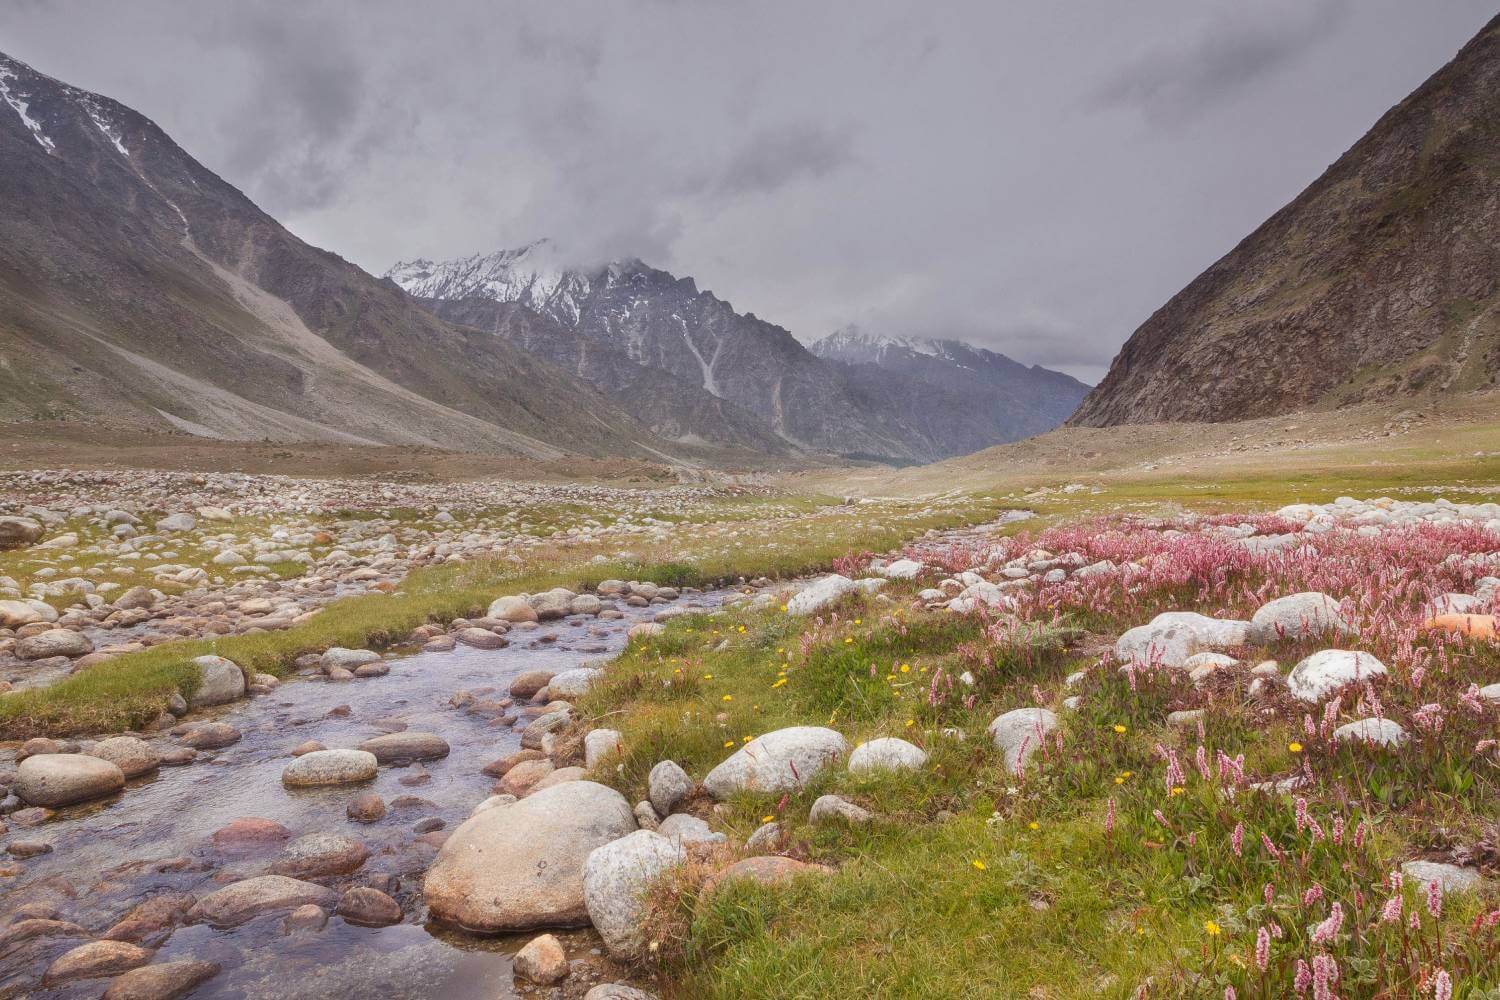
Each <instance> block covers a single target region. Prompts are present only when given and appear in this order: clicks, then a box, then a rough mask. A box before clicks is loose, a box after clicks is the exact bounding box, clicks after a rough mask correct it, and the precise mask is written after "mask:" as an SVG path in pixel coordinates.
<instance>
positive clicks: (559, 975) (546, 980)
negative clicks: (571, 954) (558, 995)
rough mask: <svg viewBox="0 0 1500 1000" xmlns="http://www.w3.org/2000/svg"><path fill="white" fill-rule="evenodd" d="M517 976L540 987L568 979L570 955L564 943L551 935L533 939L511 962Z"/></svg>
mask: <svg viewBox="0 0 1500 1000" xmlns="http://www.w3.org/2000/svg"><path fill="white" fill-rule="evenodd" d="M511 965H512V967H513V968H514V969H515V971H516V975H518V976H520V977H521V978H523V979H529V980H531V981H532V982H533V983H536V984H537V985H538V986H551V985H552V984H553V983H560V982H562V981H563V980H564V979H567V978H568V971H569V969H568V955H567V953H566V952H564V951H563V947H562V942H561V941H559V940H557V938H556V937H554V936H553V935H551V934H543V935H542V936H540V937H536V938H532V939H531V940H530V941H528V942H527V943H526V947H524V948H522V949H521V950H520V951H518V952H516V957H515V958H513V959H512V960H511Z"/></svg>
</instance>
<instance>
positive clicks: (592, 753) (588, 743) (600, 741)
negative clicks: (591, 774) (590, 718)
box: [583, 729, 620, 771]
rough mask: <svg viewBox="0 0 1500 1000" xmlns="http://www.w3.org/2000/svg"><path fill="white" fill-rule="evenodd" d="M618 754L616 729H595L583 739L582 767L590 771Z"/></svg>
mask: <svg viewBox="0 0 1500 1000" xmlns="http://www.w3.org/2000/svg"><path fill="white" fill-rule="evenodd" d="M619 752H620V732H619V730H617V729H595V730H592V731H591V732H590V733H589V734H588V735H587V736H585V737H584V738H583V766H584V767H586V768H588V769H589V770H590V771H593V770H595V769H596V768H597V767H598V765H599V763H600V762H601V761H604V760H606V759H609V758H611V757H614V756H616V755H617V754H619Z"/></svg>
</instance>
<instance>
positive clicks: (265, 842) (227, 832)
mask: <svg viewBox="0 0 1500 1000" xmlns="http://www.w3.org/2000/svg"><path fill="white" fill-rule="evenodd" d="M291 837H292V831H290V830H288V829H287V828H286V827H284V826H282V825H281V824H280V823H278V822H276V821H275V820H271V819H263V818H261V817H259V816H241V817H239V818H238V819H234V820H231V821H230V822H229V823H226V824H225V825H224V826H221V827H219V828H218V829H217V830H215V831H214V832H213V834H212V835H211V836H210V837H209V840H211V841H212V842H213V845H214V846H215V847H217V848H219V849H220V850H224V851H230V852H233V853H236V854H253V853H258V852H261V851H268V850H272V849H275V848H276V847H279V846H280V845H282V844H284V843H286V842H287V841H288V840H290V839H291Z"/></svg>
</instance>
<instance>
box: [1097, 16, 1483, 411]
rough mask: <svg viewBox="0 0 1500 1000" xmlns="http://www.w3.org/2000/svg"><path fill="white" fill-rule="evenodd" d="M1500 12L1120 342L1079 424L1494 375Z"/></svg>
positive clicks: (1459, 386) (1443, 385) (1466, 382)
mask: <svg viewBox="0 0 1500 1000" xmlns="http://www.w3.org/2000/svg"><path fill="white" fill-rule="evenodd" d="M1497 122H1500V17H1496V18H1495V19H1493V20H1491V21H1490V22H1489V23H1488V24H1487V25H1486V26H1485V27H1484V28H1483V29H1482V30H1481V31H1480V32H1479V33H1478V34H1477V35H1476V36H1475V37H1474V38H1473V39H1472V40H1471V41H1470V42H1469V43H1468V44H1467V45H1465V46H1464V47H1463V49H1462V50H1460V52H1459V53H1458V54H1457V55H1456V56H1455V57H1454V58H1453V60H1452V61H1450V62H1449V63H1448V64H1447V65H1446V66H1444V67H1442V68H1441V69H1439V70H1438V71H1437V72H1436V73H1434V74H1433V75H1432V76H1431V77H1430V78H1428V80H1427V81H1425V82H1424V83H1423V84H1422V85H1421V86H1419V87H1418V88H1417V89H1416V90H1415V91H1413V92H1412V94H1410V95H1409V96H1408V97H1406V98H1405V99H1404V100H1402V101H1401V102H1399V103H1398V104H1397V105H1396V106H1395V107H1393V108H1391V109H1390V110H1389V111H1387V112H1386V113H1385V114H1384V115H1382V116H1381V118H1380V119H1379V120H1378V121H1377V122H1376V123H1375V124H1374V126H1372V127H1371V129H1370V130H1369V131H1368V132H1367V133H1366V134H1365V135H1364V136H1363V137H1362V138H1361V139H1360V140H1359V141H1358V142H1356V143H1355V144H1354V145H1353V146H1352V147H1350V149H1349V150H1348V151H1346V152H1345V153H1344V154H1343V155H1342V156H1340V157H1339V158H1338V159H1337V160H1336V161H1335V162H1334V163H1333V164H1332V165H1331V166H1330V167H1328V169H1327V170H1325V171H1324V172H1323V174H1322V175H1321V176H1319V177H1318V178H1317V179H1316V180H1314V181H1313V182H1312V184H1310V185H1309V186H1308V187H1307V188H1306V189H1304V190H1303V191H1302V192H1301V193H1300V194H1299V195H1298V196H1297V197H1296V198H1294V199H1293V200H1292V201H1291V202H1290V203H1288V204H1287V205H1286V206H1284V207H1283V208H1281V209H1280V210H1279V211H1277V212H1276V213H1274V214H1273V215H1272V216H1271V217H1270V218H1269V219H1267V220H1266V222H1265V223H1263V224H1262V225H1261V226H1259V227H1258V228H1257V229H1256V230H1255V231H1254V232H1252V233H1251V234H1250V235H1248V236H1246V237H1245V239H1243V240H1242V241H1240V243H1239V244H1238V245H1236V246H1235V247H1234V248H1233V249H1232V250H1230V251H1229V253H1227V254H1225V255H1224V256H1223V257H1221V258H1220V259H1219V260H1218V261H1216V262H1215V263H1214V264H1212V265H1211V266H1210V267H1209V268H1208V269H1207V270H1205V271H1204V272H1203V273H1202V274H1201V275H1199V276H1198V277H1197V278H1195V279H1194V280H1193V281H1192V282H1190V283H1189V284H1188V285H1187V286H1186V287H1185V288H1184V289H1183V290H1182V291H1180V292H1178V293H1177V295H1175V296H1173V297H1172V299H1171V300H1170V301H1168V302H1167V303H1166V304H1165V305H1163V306H1162V307H1161V308H1160V309H1158V310H1157V311H1156V312H1155V313H1154V314H1153V315H1152V316H1151V317H1150V318H1149V319H1147V320H1146V322H1145V323H1143V324H1142V325H1141V326H1140V328H1139V329H1137V330H1136V331H1135V332H1134V333H1133V334H1132V335H1131V337H1130V338H1129V340H1127V341H1126V343H1125V344H1124V346H1123V347H1122V348H1121V350H1120V352H1119V354H1118V355H1117V356H1116V358H1115V359H1114V362H1113V364H1112V365H1111V366H1110V370H1109V373H1108V374H1107V375H1106V377H1105V378H1104V380H1103V381H1101V382H1100V383H1099V385H1098V386H1097V387H1095V389H1094V390H1093V391H1092V392H1091V393H1090V394H1089V396H1088V398H1087V399H1086V400H1085V401H1084V403H1083V405H1082V406H1080V407H1079V409H1078V412H1077V413H1075V414H1074V415H1073V417H1072V418H1071V419H1070V421H1069V422H1070V423H1071V424H1073V425H1075V426H1107V425H1111V424H1119V423H1142V422H1152V421H1162V420H1198V421H1204V420H1206V421H1220V420H1234V419H1243V418H1252V417H1260V416H1268V415H1273V414H1277V413H1284V412H1289V411H1292V410H1296V409H1299V408H1306V407H1319V408H1332V407H1337V406H1340V405H1345V404H1350V403H1357V402H1361V401H1368V400H1374V399H1381V398H1387V397H1392V396H1413V397H1416V396H1421V395H1423V394H1430V393H1440V392H1451V391H1461V390H1466V389H1479V388H1485V387H1488V386H1493V385H1495V384H1496V380H1497V378H1500V239H1497V234H1500V127H1497V125H1496V123H1497Z"/></svg>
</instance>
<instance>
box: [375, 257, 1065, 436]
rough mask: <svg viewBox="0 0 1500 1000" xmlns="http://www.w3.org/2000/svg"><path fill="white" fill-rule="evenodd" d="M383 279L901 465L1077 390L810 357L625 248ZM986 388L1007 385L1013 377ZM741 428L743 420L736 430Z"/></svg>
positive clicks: (457, 313) (1009, 424)
mask: <svg viewBox="0 0 1500 1000" xmlns="http://www.w3.org/2000/svg"><path fill="white" fill-rule="evenodd" d="M385 277H386V278H388V279H390V280H391V281H393V282H395V283H396V284H398V285H400V286H401V287H402V288H404V289H406V291H407V292H408V293H410V294H412V295H413V296H414V297H416V298H417V299H418V301H421V302H422V303H424V305H425V306H426V307H427V308H429V309H432V310H434V311H435V312H436V313H437V314H438V315H440V316H444V317H447V318H449V319H461V321H464V322H470V323H472V324H473V325H477V326H479V327H481V328H485V327H487V326H489V325H491V324H492V320H493V317H492V316H490V315H488V314H486V313H485V311H484V309H483V307H482V305H481V303H483V302H485V301H492V302H502V303H510V304H514V305H519V306H522V307H524V308H525V309H527V310H530V311H532V312H535V313H537V314H539V315H541V316H542V317H544V318H546V319H548V320H551V321H552V322H554V323H556V324H558V325H559V327H562V328H564V329H571V330H572V331H574V332H575V333H576V334H577V335H578V336H579V337H581V338H583V340H585V341H587V342H589V343H591V344H592V345H594V348H593V349H595V350H597V349H600V348H603V349H605V350H608V351H610V352H613V355H614V356H615V357H617V358H618V359H620V363H622V364H623V363H628V364H631V365H635V366H638V367H640V368H646V369H653V370H656V371H659V372H665V373H667V374H669V375H671V376H672V377H673V378H675V379H676V380H677V383H679V384H680V386H681V387H683V391H684V392H686V393H687V394H689V395H692V394H695V393H699V392H701V393H707V394H708V395H710V396H712V397H715V398H717V399H720V400H724V401H726V403H728V404H732V406H733V411H732V412H733V414H734V415H735V416H736V417H738V416H739V415H742V414H747V415H749V416H750V417H751V418H752V419H755V420H758V421H760V422H761V423H762V424H763V425H764V426H765V427H766V428H768V429H769V430H770V431H771V432H772V433H773V434H775V435H776V436H778V437H779V438H780V439H782V440H783V441H785V442H786V443H788V444H789V445H791V446H793V447H796V448H801V449H809V450H814V451H819V452H825V453H830V454H835V455H842V456H845V457H857V458H861V459H864V458H876V459H879V460H885V461H894V462H897V463H910V462H919V461H930V460H933V459H936V458H942V457H949V456H952V455H956V454H962V453H963V452H965V451H969V450H975V449H976V448H982V447H988V446H990V445H993V444H997V443H1001V442H1004V441H1010V440H1014V439H1016V438H1017V437H1021V436H1025V434H1027V433H1035V432H1037V431H1042V430H1048V429H1050V428H1051V427H1053V426H1056V425H1057V424H1058V423H1061V422H1062V420H1064V419H1065V418H1066V417H1067V415H1068V413H1070V412H1072V409H1073V407H1074V406H1075V405H1076V404H1077V401H1078V400H1079V399H1081V398H1082V396H1083V389H1084V387H1082V386H1081V384H1078V386H1077V389H1078V391H1077V392H1076V394H1074V393H1073V392H1072V390H1071V389H1069V388H1067V387H1066V386H1064V385H1063V384H1061V383H1059V384H1058V388H1059V389H1060V390H1061V392H1062V394H1063V395H1064V396H1069V397H1070V398H1068V399H1067V402H1066V404H1058V405H1054V406H1043V407H1041V408H1040V409H1038V408H1037V407H1035V406H1034V405H1031V404H1032V402H1034V400H1033V397H1034V396H1035V395H1036V394H1035V393H1032V392H1030V391H1029V390H1027V391H1025V392H1022V393H1020V395H1021V396H1023V397H1025V398H1026V399H1027V401H1028V402H1027V403H1024V404H1022V403H1019V402H1018V401H1017V400H1015V399H1007V400H1002V401H1000V405H999V406H998V407H997V406H993V405H990V404H989V403H988V402H987V401H984V400H980V401H976V400H972V399H959V398H956V397H955V395H954V391H953V387H952V386H944V385H942V384H941V380H938V379H934V378H932V377H927V378H922V379H913V378H911V377H910V376H911V374H912V373H911V372H903V371H901V370H900V369H897V368H891V367H884V368H882V367H879V366H876V367H873V368H870V369H861V368H860V367H859V366H858V365H853V364H848V363H845V362H844V361H843V360H842V359H838V358H821V357H819V356H818V355H817V354H816V353H815V352H814V351H813V350H811V349H809V348H808V347H806V346H804V345H803V344H802V343H801V342H800V341H798V340H797V339H796V338H795V337H793V336H792V334H791V333H790V332H789V331H787V330H786V329H785V328H783V327H780V326H777V325H775V324H773V323H769V322H766V321H765V320H762V319H759V318H758V317H756V316H755V315H754V314H753V313H739V312H737V311H735V309H734V307H733V306H732V305H731V304H730V303H729V302H728V301H726V300H724V299H721V298H719V297H718V296H716V295H715V294H714V293H713V292H712V291H709V290H706V289H701V288H700V287H699V285H698V283H697V282H696V281H695V280H694V279H693V278H692V277H690V276H677V275H674V274H671V273H670V272H667V271H663V270H661V269H658V268H654V267H652V266H650V265H648V264H645V263H644V262H642V261H640V260H639V259H636V258H622V259H618V260H612V261H608V262H602V263H595V264H593V265H588V266H584V267H578V266H573V265H570V264H568V263H567V262H566V259H565V257H564V256H563V254H561V253H560V252H559V251H558V250H557V248H556V247H555V246H553V245H552V244H551V243H550V242H549V241H546V240H536V241H533V242H531V243H527V244H525V245H523V246H521V247H518V248H516V249H508V250H498V251H494V252H491V253H481V254H471V255H468V256H464V257H458V258H454V259H452V260H450V261H446V262H435V261H432V260H430V259H427V258H417V259H413V260H408V261H401V262H398V263H396V264H395V265H393V266H392V267H391V268H390V269H389V270H387V271H386V272H385ZM459 303H462V304H461V305H460V304H459ZM464 317H467V318H464ZM955 343H956V342H955ZM532 349H543V350H545V349H546V348H538V347H536V346H533V347H532ZM552 349H554V350H556V351H557V355H556V356H555V357H554V360H557V361H559V363H561V364H563V367H566V368H569V369H570V370H573V371H575V372H577V373H578V374H580V375H581V376H582V377H585V378H588V379H590V380H591V381H592V382H593V384H595V385H596V387H599V388H601V389H602V390H603V391H605V392H606V393H608V394H616V395H615V398H617V399H621V398H624V397H622V396H620V395H618V392H619V389H618V387H617V386H614V385H612V384H610V383H609V382H608V381H606V380H605V379H604V378H603V377H602V375H603V373H600V372H596V373H595V374H594V375H593V376H590V375H589V374H588V373H587V369H586V367H585V365H584V363H583V362H582V361H581V360H580V359H581V356H582V354H583V353H584V350H583V348H582V347H580V346H579V345H578V344H576V343H575V344H572V345H570V346H569V347H567V348H566V349H564V348H557V347H555V345H554V346H553V348H552ZM967 350H970V351H973V350H975V349H972V348H967ZM548 356H549V357H553V355H548ZM985 356H986V357H988V358H990V359H999V358H1001V357H1002V356H1000V355H994V354H993V353H992V352H986V354H985ZM974 357H976V358H978V357H979V355H975V356H974ZM1003 363H1004V364H1006V365H1012V366H1014V367H1015V374H1014V378H1013V379H1012V381H1013V382H1015V383H1017V384H1019V383H1021V382H1024V381H1026V380H1027V379H1030V378H1032V377H1033V375H1032V374H1029V373H1032V372H1035V373H1045V372H1046V370H1045V369H1040V368H1037V369H1034V370H1033V369H1028V368H1026V367H1025V366H1022V365H1019V364H1017V363H1015V362H1012V361H1010V360H1009V359H1003ZM1054 375H1056V376H1057V377H1058V378H1061V379H1067V376H1060V375H1057V373H1046V375H1045V376H1044V377H1042V380H1043V381H1047V380H1048V379H1050V378H1052V376H1054ZM1068 381H1069V382H1071V380H1068ZM969 388H977V389H980V390H983V391H990V390H993V389H995V388H997V386H994V385H990V386H971V387H969ZM998 388H1000V389H1002V390H1003V391H1006V392H1012V391H1013V390H1014V388H1015V386H1013V385H1001V386H998ZM700 402H701V400H700ZM1011 404H1015V405H1011ZM991 411H993V412H991ZM729 412H730V411H727V410H726V411H723V413H724V414H728V413H729ZM665 416H667V415H666V414H664V413H662V412H658V413H656V414H655V415H654V417H655V419H654V420H648V423H651V424H652V426H655V427H657V429H658V430H659V431H660V430H661V428H662V426H663V425H662V423H661V420H662V419H664V417H665ZM674 419H677V420H679V421H680V420H681V419H682V418H681V417H680V415H678V416H676V417H674ZM746 430H747V428H745V427H744V425H743V423H741V425H740V427H739V432H740V433H743V432H745V431H746ZM723 432H724V430H723V428H722V427H716V428H715V429H714V433H723Z"/></svg>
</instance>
